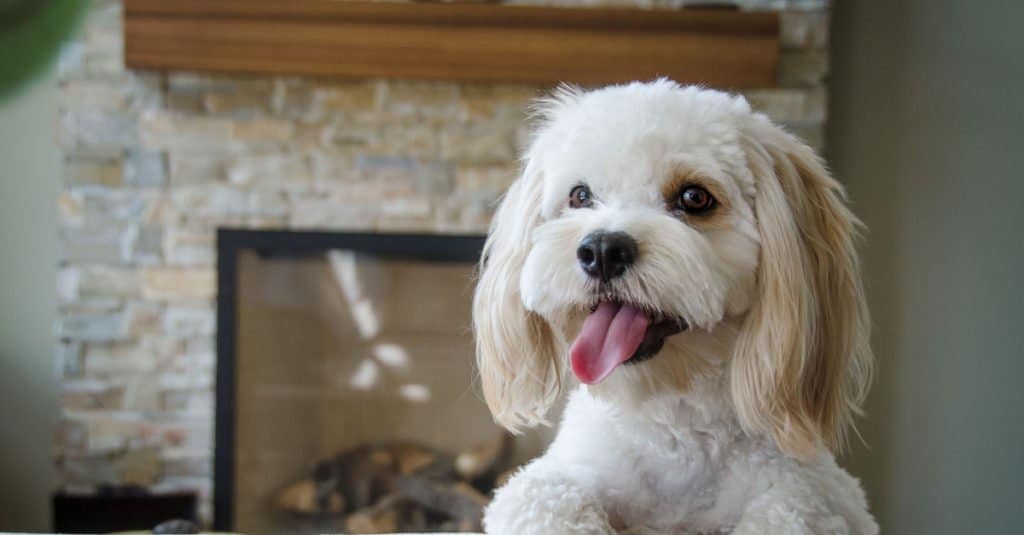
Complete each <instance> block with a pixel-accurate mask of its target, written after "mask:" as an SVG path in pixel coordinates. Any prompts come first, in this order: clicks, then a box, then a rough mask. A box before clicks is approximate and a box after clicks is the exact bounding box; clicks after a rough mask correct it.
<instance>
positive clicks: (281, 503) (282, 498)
mask: <svg viewBox="0 0 1024 535" xmlns="http://www.w3.org/2000/svg"><path fill="white" fill-rule="evenodd" d="M319 494H320V493H318V491H317V484H316V482H315V481H313V480H312V479H303V480H301V481H299V482H297V483H293V484H291V485H289V486H287V487H285V489H284V490H282V491H281V492H280V493H279V494H278V495H277V499H276V500H275V502H274V503H275V504H276V505H277V507H278V508H279V509H281V510H284V511H290V512H293V513H301V514H307V515H312V514H322V513H329V514H337V513H341V512H343V511H344V510H345V499H344V498H342V497H341V494H339V493H338V492H337V491H331V492H329V493H328V494H327V495H326V500H321V499H320V495H319Z"/></svg>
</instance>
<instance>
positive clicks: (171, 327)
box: [162, 305, 217, 337]
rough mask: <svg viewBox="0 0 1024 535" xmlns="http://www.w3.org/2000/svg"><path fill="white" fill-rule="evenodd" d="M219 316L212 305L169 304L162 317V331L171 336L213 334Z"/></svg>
mask: <svg viewBox="0 0 1024 535" xmlns="http://www.w3.org/2000/svg"><path fill="white" fill-rule="evenodd" d="M216 323H217V318H216V315H215V313H214V309H213V306H212V305H203V306H197V305H192V306H183V305H176V306H169V307H167V310H166V311H164V314H163V318H162V328H163V329H162V332H163V333H164V334H166V335H169V336H176V337H193V336H212V335H213V333H214V330H215V328H216Z"/></svg>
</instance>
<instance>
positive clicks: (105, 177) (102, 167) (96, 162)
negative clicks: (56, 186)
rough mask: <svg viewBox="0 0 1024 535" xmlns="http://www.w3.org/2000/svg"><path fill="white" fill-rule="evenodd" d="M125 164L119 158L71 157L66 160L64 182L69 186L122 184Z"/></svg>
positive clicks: (110, 185)
mask: <svg viewBox="0 0 1024 535" xmlns="http://www.w3.org/2000/svg"><path fill="white" fill-rule="evenodd" d="M123 175H124V172H123V164H122V163H121V160H120V159H119V158H118V159H102V160H100V159H91V158H88V159H87V158H69V159H66V160H64V174H63V176H64V184H65V185H67V186H81V185H89V186H107V187H112V186H120V185H122V184H123V183H124V178H123Z"/></svg>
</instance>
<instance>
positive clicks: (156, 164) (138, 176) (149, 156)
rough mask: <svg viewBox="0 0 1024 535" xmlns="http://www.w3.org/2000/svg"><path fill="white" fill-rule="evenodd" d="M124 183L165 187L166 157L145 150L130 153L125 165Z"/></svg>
mask: <svg viewBox="0 0 1024 535" xmlns="http://www.w3.org/2000/svg"><path fill="white" fill-rule="evenodd" d="M123 181H124V183H125V184H128V185H131V186H161V185H163V184H164V183H165V182H166V181H167V160H166V157H165V155H164V154H163V153H161V152H152V151H144V150H133V151H131V152H129V154H128V157H127V158H126V159H125V161H124V165H123Z"/></svg>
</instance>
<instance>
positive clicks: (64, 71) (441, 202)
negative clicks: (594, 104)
mask: <svg viewBox="0 0 1024 535" xmlns="http://www.w3.org/2000/svg"><path fill="white" fill-rule="evenodd" d="M560 3H563V4H564V3H565V2H560ZM748 3H749V2H748ZM827 18H828V16H827V12H826V11H825V9H824V7H823V6H822V3H821V2H802V4H801V5H800V6H799V9H793V10H790V11H784V15H783V18H782V21H783V47H784V50H783V62H782V67H781V69H780V84H781V86H782V88H780V89H768V90H757V91H748V92H747V93H746V94H747V96H748V98H749V100H750V101H751V102H752V104H754V106H756V107H758V108H760V109H762V110H764V111H766V112H767V113H769V114H770V115H771V116H773V117H774V118H776V119H777V120H779V121H781V122H783V123H785V124H787V125H789V126H791V127H792V129H794V130H795V131H796V132H797V133H799V134H801V135H803V136H804V137H805V138H806V139H808V140H809V141H810V142H811V143H812V144H814V145H817V146H820V145H821V143H822V127H823V124H824V121H825V100H826V90H825V84H824V78H825V75H826V72H827V69H828V66H827V51H826V49H827ZM121 30H122V26H121V5H120V2H117V1H102V0H101V1H96V2H94V3H93V7H92V8H91V9H90V12H89V14H88V18H87V20H86V23H85V25H84V28H83V29H82V30H81V31H80V32H79V35H78V37H76V38H75V40H73V41H72V42H70V43H69V44H68V45H67V46H66V48H65V50H64V52H63V54H62V57H61V60H60V90H61V95H62V98H61V105H60V106H61V110H60V120H59V125H58V135H59V139H60V142H61V146H62V148H63V162H64V173H63V187H62V191H61V193H60V197H59V199H58V210H59V218H60V237H59V239H60V251H61V253H60V256H61V266H60V276H59V281H58V285H59V288H60V299H61V304H60V310H59V318H58V322H57V327H56V333H57V342H56V347H57V362H58V364H57V373H58V374H59V376H60V384H61V389H60V399H59V404H60V407H61V409H62V414H63V417H62V421H61V424H60V427H59V429H58V430H57V434H56V456H57V462H58V464H59V467H60V473H61V474H62V484H63V486H64V487H65V488H69V489H89V488H92V487H93V486H94V485H96V484H99V483H105V482H110V483H126V484H139V485H144V486H147V487H150V488H153V489H157V490H172V489H181V488H188V489H198V490H199V491H201V493H202V494H203V496H205V497H208V496H209V491H210V488H211V485H212V478H211V471H212V470H211V459H212V437H213V432H212V431H213V376H214V365H215V360H216V356H215V354H214V343H213V342H214V323H215V322H214V314H215V313H214V296H215V293H216V287H215V270H216V265H215V264H216V258H215V248H214V236H215V231H216V229H217V227H221V226H230V227H247V228H291V229H335V230H353V229H357V230H362V231H381V232H391V231H416V232H438V233H466V232H476V233H480V232H484V230H485V228H486V226H487V223H488V219H489V217H490V214H491V211H492V209H493V206H494V202H495V199H497V198H498V196H499V194H500V193H501V191H502V190H503V189H504V188H505V187H506V186H507V185H508V184H509V182H510V181H511V180H512V179H513V178H514V177H515V174H516V168H517V161H516V155H517V151H518V150H519V148H521V147H522V145H523V143H524V141H525V139H526V137H527V128H526V124H525V119H526V116H525V109H526V106H527V103H528V101H529V100H530V99H531V98H533V97H535V96H537V95H539V94H541V93H542V92H543V91H544V89H545V88H542V87H533V86H524V85H500V84H486V85H481V84H461V83H454V82H453V83H436V82H422V81H382V80H355V81H353V80H349V81H340V80H325V79H314V78H301V77H283V76H246V77H238V76H228V75H207V74H196V73H190V72H173V73H166V74H162V73H153V72H131V71H127V70H125V68H124V67H123V64H122V37H121ZM203 503H204V507H205V509H204V514H208V512H209V511H208V504H209V501H208V499H206V500H204V502H203Z"/></svg>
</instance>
